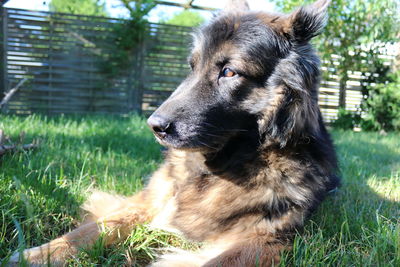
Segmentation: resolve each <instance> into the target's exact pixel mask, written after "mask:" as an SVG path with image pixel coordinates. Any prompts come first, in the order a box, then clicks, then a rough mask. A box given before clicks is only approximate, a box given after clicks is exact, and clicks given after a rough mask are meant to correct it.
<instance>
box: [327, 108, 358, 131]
mask: <svg viewBox="0 0 400 267" xmlns="http://www.w3.org/2000/svg"><path fill="white" fill-rule="evenodd" d="M360 120H361V116H360V115H359V114H356V113H354V112H351V111H348V110H345V109H344V108H339V111H338V118H337V119H336V120H335V121H334V122H332V124H331V125H332V127H334V128H336V129H343V130H352V129H353V128H354V126H356V125H359V124H360Z"/></svg>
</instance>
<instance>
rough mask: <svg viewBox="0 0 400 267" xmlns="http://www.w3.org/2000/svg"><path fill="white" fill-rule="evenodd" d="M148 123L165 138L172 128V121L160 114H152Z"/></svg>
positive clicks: (157, 133) (159, 135) (156, 132)
mask: <svg viewBox="0 0 400 267" xmlns="http://www.w3.org/2000/svg"><path fill="white" fill-rule="evenodd" d="M147 124H148V125H149V126H150V128H151V129H152V130H153V132H154V134H155V135H157V136H158V137H160V138H165V137H166V136H167V134H168V133H169V130H170V129H171V122H170V121H169V120H168V119H166V118H164V117H162V116H159V115H155V114H153V115H151V116H150V118H149V119H148V120H147Z"/></svg>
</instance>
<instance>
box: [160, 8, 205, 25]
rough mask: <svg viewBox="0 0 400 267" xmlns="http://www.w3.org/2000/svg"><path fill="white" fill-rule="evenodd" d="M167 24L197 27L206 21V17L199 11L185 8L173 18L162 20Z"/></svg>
mask: <svg viewBox="0 0 400 267" xmlns="http://www.w3.org/2000/svg"><path fill="white" fill-rule="evenodd" d="M162 23H165V24H172V25H179V26H188V27H196V26H199V25H201V24H203V23H204V18H203V17H202V16H201V15H200V13H199V12H195V11H190V10H183V11H181V12H178V13H175V14H174V15H173V16H172V17H171V18H169V19H167V20H165V21H162Z"/></svg>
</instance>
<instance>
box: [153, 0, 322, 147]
mask: <svg viewBox="0 0 400 267" xmlns="http://www.w3.org/2000/svg"><path fill="white" fill-rule="evenodd" d="M325 13H326V6H325V5H320V4H318V3H316V4H314V5H312V6H308V7H304V8H301V9H299V10H297V11H295V12H294V13H293V14H290V15H279V14H278V15H277V14H266V13H254V12H247V13H229V14H222V15H220V16H219V17H217V18H215V19H214V20H213V21H212V22H211V23H210V24H209V25H207V26H205V27H203V28H202V29H200V30H199V32H198V33H197V34H196V35H195V37H194V48H193V50H192V53H191V56H190V58H189V62H190V66H191V68H192V71H191V73H190V74H189V76H188V77H187V78H186V79H185V80H184V81H183V82H182V84H181V85H180V86H179V87H178V88H177V89H176V90H175V91H174V93H173V94H172V95H171V96H170V97H169V98H168V99H167V100H166V101H165V102H164V103H163V104H162V105H161V106H160V107H159V108H158V109H157V110H156V111H155V112H154V113H153V115H152V116H151V117H150V118H149V120H148V123H149V125H150V127H151V128H152V129H153V131H154V133H155V136H156V137H157V140H158V141H159V142H160V143H161V144H163V145H166V146H169V147H173V148H178V149H192V150H199V151H203V152H207V153H208V152H214V151H218V150H221V149H222V148H223V147H225V146H226V145H227V144H229V143H230V142H232V140H237V139H240V140H242V143H243V142H244V143H246V142H250V141H249V140H252V141H251V142H252V143H251V144H250V143H249V144H246V145H250V146H258V145H260V144H261V143H265V142H269V143H272V144H279V145H280V146H281V147H284V146H286V145H288V144H296V142H298V141H299V140H301V139H304V138H309V136H313V135H314V134H316V132H317V131H318V128H319V126H318V125H319V123H320V114H319V110H318V104H317V88H318V81H319V70H318V68H319V60H318V57H317V56H316V55H315V53H314V52H313V50H312V48H311V46H310V44H309V43H308V41H309V40H310V39H311V38H312V37H313V36H315V35H317V34H318V33H319V31H320V30H321V29H322V27H323V25H324V22H325Z"/></svg>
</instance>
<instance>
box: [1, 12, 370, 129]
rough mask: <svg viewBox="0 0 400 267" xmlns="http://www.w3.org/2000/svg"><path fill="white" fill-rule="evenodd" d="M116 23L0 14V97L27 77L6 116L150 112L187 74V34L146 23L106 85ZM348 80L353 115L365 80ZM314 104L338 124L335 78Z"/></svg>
mask: <svg viewBox="0 0 400 267" xmlns="http://www.w3.org/2000/svg"><path fill="white" fill-rule="evenodd" d="M117 22H120V20H118V19H112V18H103V17H94V16H80V15H79V16H78V15H71V14H61V13H51V12H39V11H29V10H21V9H8V8H7V9H3V10H2V21H1V23H2V24H0V25H2V28H1V32H2V36H1V37H2V38H1V41H2V47H3V49H2V55H3V57H2V64H3V69H2V70H3V71H2V73H1V76H0V79H1V80H0V82H1V85H0V86H1V89H0V93H1V92H6V91H8V90H9V89H10V88H12V86H13V85H15V84H16V83H17V82H18V81H19V80H21V79H22V78H25V77H28V78H30V80H29V83H28V84H27V85H26V86H24V87H23V88H21V89H20V91H19V92H18V94H17V95H15V96H14V97H13V100H12V101H11V102H10V103H9V105H8V107H7V110H8V111H9V112H12V113H17V114H30V113H34V112H41V113H116V114H127V113H129V112H132V111H137V112H142V113H144V114H145V115H147V114H149V113H151V112H152V111H153V110H154V109H155V108H156V107H157V106H158V105H160V104H161V103H162V101H163V100H164V99H166V98H167V97H168V96H169V94H170V93H171V92H172V91H173V90H174V89H175V88H176V86H177V85H179V83H180V82H181V80H182V79H183V78H184V77H185V75H186V74H187V73H188V70H189V69H188V66H187V62H186V57H187V55H188V47H189V44H190V32H191V31H192V29H191V28H188V27H179V26H171V25H162V24H154V23H152V24H149V26H148V27H149V28H148V34H147V35H146V37H145V38H144V41H143V42H142V43H141V45H139V46H138V47H137V48H136V50H135V52H134V55H133V60H132V64H131V66H132V68H130V69H126V70H124V71H121V72H120V73H118V75H114V76H113V77H112V78H110V77H108V75H105V74H104V72H102V71H101V64H105V59H106V58H107V56H108V55H110V54H111V53H114V52H115V50H113V49H112V48H110V44H111V43H112V42H113V41H114V40H115V35H114V31H113V27H115V24H116V23H117ZM0 59H1V58H0ZM323 68H324V70H325V71H329V70H330V69H332V68H329V67H328V66H324V67H323ZM350 77H351V78H352V80H351V81H349V82H348V84H347V85H348V86H347V91H346V108H347V109H349V110H356V109H357V108H358V107H359V105H360V102H361V99H362V95H361V80H362V78H363V77H362V76H361V74H360V73H357V72H350ZM319 101H320V106H321V110H322V112H323V115H324V118H325V120H326V121H331V120H332V119H334V118H336V114H337V110H338V106H339V82H338V77H337V76H335V73H334V72H331V73H330V75H329V79H327V80H325V81H323V82H322V84H321V90H320V96H319Z"/></svg>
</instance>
